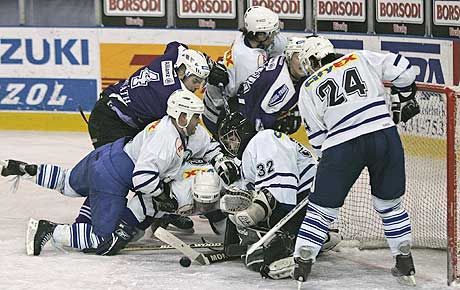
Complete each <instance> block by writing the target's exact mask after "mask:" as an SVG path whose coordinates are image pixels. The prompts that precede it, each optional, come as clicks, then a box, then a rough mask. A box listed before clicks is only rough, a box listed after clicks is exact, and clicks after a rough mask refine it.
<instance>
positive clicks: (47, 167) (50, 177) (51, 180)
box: [35, 164, 66, 192]
mask: <svg viewBox="0 0 460 290" xmlns="http://www.w3.org/2000/svg"><path fill="white" fill-rule="evenodd" d="M65 173H66V170H65V169H64V168H62V167H59V166H56V165H51V164H40V165H39V166H38V173H37V179H36V180H35V183H36V184H38V185H40V186H43V187H46V188H50V189H55V190H57V191H60V192H62V191H63V188H64V178H65Z"/></svg>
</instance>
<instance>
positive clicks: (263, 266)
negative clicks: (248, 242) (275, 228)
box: [245, 231, 294, 277]
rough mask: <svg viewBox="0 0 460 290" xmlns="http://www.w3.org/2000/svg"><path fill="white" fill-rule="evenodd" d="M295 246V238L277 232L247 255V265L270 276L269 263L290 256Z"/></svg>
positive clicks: (264, 275)
mask: <svg viewBox="0 0 460 290" xmlns="http://www.w3.org/2000/svg"><path fill="white" fill-rule="evenodd" d="M293 248H294V241H293V239H292V238H290V237H289V236H288V235H286V234H285V233H284V232H281V231H280V232H277V233H276V234H275V235H274V236H273V237H272V238H271V239H270V240H269V241H267V243H266V244H265V245H262V246H261V247H260V248H258V249H257V250H255V251H254V252H253V253H252V254H250V255H247V257H246V260H245V263H246V267H248V268H249V269H251V270H253V271H258V272H260V273H261V275H262V276H263V277H269V275H268V274H267V272H269V271H268V269H269V265H270V264H271V263H273V262H274V261H277V260H280V259H283V258H286V257H288V256H290V255H291V254H292V252H293Z"/></svg>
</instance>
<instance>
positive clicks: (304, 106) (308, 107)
mask: <svg viewBox="0 0 460 290" xmlns="http://www.w3.org/2000/svg"><path fill="white" fill-rule="evenodd" d="M301 94H302V95H304V97H299V111H300V116H301V117H302V122H303V124H304V126H305V130H306V131H307V135H308V141H309V142H310V145H311V146H312V148H313V151H314V153H315V155H316V156H317V157H318V158H321V156H322V151H321V147H322V144H323V142H324V140H326V137H327V128H326V125H325V124H324V122H323V121H322V117H321V115H320V112H322V111H323V110H324V107H325V106H326V103H325V101H323V102H321V100H320V99H319V97H317V96H316V95H315V94H314V92H309V91H306V90H305V89H304V88H302V90H301ZM311 94H313V95H311ZM313 98H317V100H316V102H315V100H313Z"/></svg>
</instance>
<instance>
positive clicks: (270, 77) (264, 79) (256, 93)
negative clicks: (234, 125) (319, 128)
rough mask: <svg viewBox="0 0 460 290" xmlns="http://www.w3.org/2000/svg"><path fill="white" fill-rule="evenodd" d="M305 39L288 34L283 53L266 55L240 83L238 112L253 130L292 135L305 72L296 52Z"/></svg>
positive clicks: (297, 123)
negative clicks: (258, 66)
mask: <svg viewBox="0 0 460 290" xmlns="http://www.w3.org/2000/svg"><path fill="white" fill-rule="evenodd" d="M305 39H306V38H305V37H290V38H289V39H288V43H287V45H286V49H285V52H284V56H276V57H273V58H270V59H269V60H268V62H267V63H265V65H264V66H262V67H260V68H259V69H257V71H256V72H255V73H254V74H252V75H251V76H249V78H248V79H247V80H245V81H244V82H242V84H241V85H240V88H239V89H238V92H237V94H236V97H237V98H238V111H239V112H240V113H241V114H242V115H243V116H244V117H245V118H246V119H248V120H249V121H250V122H251V123H253V124H254V126H255V128H256V130H257V131H260V130H263V129H274V130H276V131H279V132H283V133H286V134H292V133H294V132H296V131H297V129H298V128H299V127H300V124H301V118H300V114H299V111H298V107H297V101H298V99H299V90H300V85H301V84H302V83H303V80H304V79H305V73H304V71H303V69H302V67H301V65H300V62H299V58H298V55H299V52H300V49H301V48H302V44H303V43H304V42H305Z"/></svg>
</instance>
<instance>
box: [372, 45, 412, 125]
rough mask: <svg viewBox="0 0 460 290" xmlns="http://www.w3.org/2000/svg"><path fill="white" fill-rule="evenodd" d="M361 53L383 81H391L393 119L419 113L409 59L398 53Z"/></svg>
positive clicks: (410, 116) (406, 119)
mask: <svg viewBox="0 0 460 290" xmlns="http://www.w3.org/2000/svg"><path fill="white" fill-rule="evenodd" d="M363 55H364V56H365V58H366V59H367V61H368V62H369V64H370V65H371V67H374V68H375V69H376V70H378V71H379V72H380V74H381V77H382V80H383V81H389V82H391V83H392V87H391V107H392V113H393V121H394V122H395V123H396V124H397V123H399V122H400V121H403V122H407V121H408V120H410V119H411V118H412V117H414V116H415V115H417V114H418V113H420V107H419V105H418V103H417V100H416V99H415V95H416V92H417V85H416V84H415V78H416V72H415V69H414V67H412V66H411V64H410V62H409V60H408V59H407V58H405V57H404V56H402V55H400V54H395V53H387V54H381V53H376V52H369V51H364V52H363Z"/></svg>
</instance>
